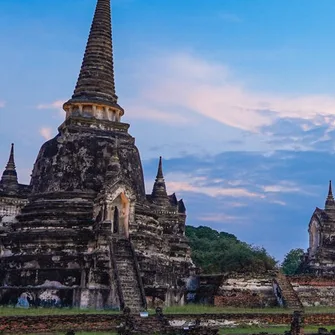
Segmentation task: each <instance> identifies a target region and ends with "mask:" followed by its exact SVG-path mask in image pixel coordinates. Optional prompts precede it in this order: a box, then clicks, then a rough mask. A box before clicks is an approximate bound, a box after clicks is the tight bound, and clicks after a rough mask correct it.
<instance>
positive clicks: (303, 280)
mask: <svg viewBox="0 0 335 335" xmlns="http://www.w3.org/2000/svg"><path fill="white" fill-rule="evenodd" d="M289 280H290V282H291V284H292V286H293V288H294V290H295V291H296V292H297V294H298V296H299V299H300V300H301V302H302V304H303V305H304V306H334V305H335V281H334V280H331V279H330V278H327V277H313V276H292V277H289Z"/></svg>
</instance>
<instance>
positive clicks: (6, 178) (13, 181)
mask: <svg viewBox="0 0 335 335" xmlns="http://www.w3.org/2000/svg"><path fill="white" fill-rule="evenodd" d="M1 183H2V184H3V185H4V186H8V187H9V186H15V185H17V184H18V181H17V173H16V168H15V161H14V143H12V144H11V149H10V154H9V158H8V162H7V165H6V168H5V171H4V172H3V174H2V178H1Z"/></svg>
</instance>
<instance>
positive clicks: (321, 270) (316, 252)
mask: <svg viewBox="0 0 335 335" xmlns="http://www.w3.org/2000/svg"><path fill="white" fill-rule="evenodd" d="M308 233H309V248H308V250H307V253H306V254H305V259H304V262H303V264H302V266H301V270H302V271H304V272H309V273H313V274H316V275H325V276H327V275H331V276H334V274H335V251H334V250H335V200H334V196H333V190H332V183H331V181H330V182H329V189H328V195H327V199H326V202H325V208H324V209H320V208H318V207H317V208H316V209H315V211H314V213H313V215H312V217H311V219H310V222H309V226H308Z"/></svg>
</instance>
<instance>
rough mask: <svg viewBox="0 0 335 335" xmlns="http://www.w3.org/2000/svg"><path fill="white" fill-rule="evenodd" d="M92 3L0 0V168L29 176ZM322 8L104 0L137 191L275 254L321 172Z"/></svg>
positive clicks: (325, 22) (329, 53)
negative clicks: (156, 183)
mask: <svg viewBox="0 0 335 335" xmlns="http://www.w3.org/2000/svg"><path fill="white" fill-rule="evenodd" d="M94 7H95V0H71V1H65V0H63V1H60V0H48V1H45V0H29V1H22V0H0V31H1V32H2V33H1V34H0V45H1V52H0V74H1V80H0V138H1V141H0V167H4V165H5V163H6V161H7V158H8V153H9V148H10V143H11V142H15V144H16V163H17V168H18V172H19V177H20V181H21V182H29V175H30V171H31V169H32V166H33V163H34V160H35V158H36V155H37V153H38V150H39V148H40V146H41V145H42V143H43V142H44V141H45V140H47V139H49V138H51V137H52V136H54V135H56V133H57V127H58V126H59V125H60V124H61V123H62V121H63V119H64V114H63V112H62V110H61V107H60V106H61V105H62V102H63V101H65V100H67V99H68V98H70V97H71V95H72V92H73V89H74V85H75V82H76V80H77V76H78V73H79V69H80V65H81V60H82V56H83V52H84V48H85V44H86V39H87V36H88V31H89V27H90V24H91V20H92V15H93V12H94ZM334 11H335V2H334V1H333V0H323V1H317V0H310V1H304V0H271V1H269V0H253V1H250V0H239V1H236V0H225V1H221V0H206V1H203V0H183V1H177V0H159V1H157V0H114V1H113V29H114V31H113V34H114V49H115V50H114V51H115V66H116V69H115V72H116V87H117V94H118V96H119V103H120V105H121V106H123V107H124V108H125V110H126V114H125V116H124V118H123V121H125V122H129V123H130V124H131V128H130V132H131V134H132V135H133V136H135V137H136V141H137V145H138V147H139V149H140V152H141V156H142V159H143V165H144V170H145V177H146V185H147V192H148V193H149V192H151V187H152V183H153V179H154V176H155V172H156V164H157V157H158V156H160V155H162V156H163V157H164V158H165V161H164V169H165V175H166V181H167V185H168V190H169V191H170V193H172V192H176V193H177V195H178V196H179V197H182V198H183V199H184V200H185V203H186V205H187V209H188V224H192V225H209V226H211V227H213V228H215V229H218V230H223V231H227V232H230V233H234V234H235V235H236V236H237V237H238V238H240V239H241V240H244V241H247V242H248V243H251V244H255V245H259V246H264V247H265V248H266V249H267V250H268V251H269V253H270V254H272V255H274V256H275V257H276V258H277V259H282V258H283V256H284V254H285V253H287V252H288V251H289V250H290V249H291V248H295V247H302V248H307V243H308V234H307V228H308V222H309V219H310V216H311V214H312V213H313V210H314V208H315V207H316V206H318V207H323V205H324V201H325V197H326V194H327V183H328V180H329V179H331V178H333V177H335V157H334V140H335V47H334V43H333V41H332V36H333V34H334V32H335V21H334V20H333V13H334Z"/></svg>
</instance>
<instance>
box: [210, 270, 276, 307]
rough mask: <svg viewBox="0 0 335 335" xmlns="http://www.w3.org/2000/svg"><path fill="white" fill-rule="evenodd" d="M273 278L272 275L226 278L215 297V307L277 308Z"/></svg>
mask: <svg viewBox="0 0 335 335" xmlns="http://www.w3.org/2000/svg"><path fill="white" fill-rule="evenodd" d="M272 278H273V275H272V274H271V273H267V274H261V275H257V274H252V275H249V276H247V275H234V276H229V277H226V278H224V279H223V280H222V283H221V285H220V288H219V290H218V292H217V294H216V296H215V297H214V305H215V306H220V307H248V308H253V307H272V306H277V300H276V297H275V295H274V293H273V288H272Z"/></svg>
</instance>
